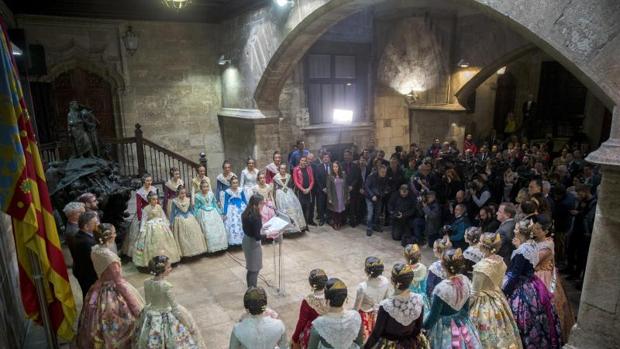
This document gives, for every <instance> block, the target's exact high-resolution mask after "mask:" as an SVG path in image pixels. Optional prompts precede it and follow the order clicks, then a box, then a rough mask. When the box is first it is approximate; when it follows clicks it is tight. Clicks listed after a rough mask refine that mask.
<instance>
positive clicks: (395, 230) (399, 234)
mask: <svg viewBox="0 0 620 349" xmlns="http://www.w3.org/2000/svg"><path fill="white" fill-rule="evenodd" d="M388 211H389V214H390V220H391V225H392V239H394V240H397V241H398V240H400V241H401V244H402V245H403V247H404V246H407V245H408V244H412V243H416V242H419V241H420V240H419V239H420V236H418V235H417V234H415V233H417V232H416V230H419V234H420V235H421V233H422V230H423V229H424V221H423V220H421V217H422V213H421V209H420V205H419V203H418V202H417V201H416V198H415V197H414V196H413V195H411V193H410V192H409V187H408V186H407V185H406V184H402V185H401V186H400V187H399V189H398V190H397V191H395V192H394V193H392V195H391V197H390V200H389V202H388ZM420 223H421V225H422V227H421V229H420V227H419V226H420ZM412 228H413V229H412ZM416 228H417V229H416ZM412 231H413V232H414V235H412Z"/></svg>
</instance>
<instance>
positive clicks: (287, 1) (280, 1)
mask: <svg viewBox="0 0 620 349" xmlns="http://www.w3.org/2000/svg"><path fill="white" fill-rule="evenodd" d="M274 2H275V3H276V5H278V6H280V7H284V6H287V5H291V6H292V5H294V4H295V1H294V0H274Z"/></svg>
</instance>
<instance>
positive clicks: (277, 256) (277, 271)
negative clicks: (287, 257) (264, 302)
mask: <svg viewBox="0 0 620 349" xmlns="http://www.w3.org/2000/svg"><path fill="white" fill-rule="evenodd" d="M268 207H269V208H271V209H272V210H273V211H274V212H275V213H276V216H278V217H280V218H283V219H284V220H285V221H287V222H289V224H290V223H292V222H293V220H292V219H291V217H290V216H289V215H288V214H286V212H284V211H282V210H279V209H277V208H275V207H273V206H268ZM283 242H284V232H283V231H280V232H279V234H278V237H276V238H274V239H272V242H271V244H272V246H273V274H274V276H275V277H276V278H277V279H278V286H277V288H276V295H277V296H281V297H284V296H286V290H285V289H284V270H283V269H282V244H283ZM276 244H278V247H277V248H276ZM276 260H277V262H276Z"/></svg>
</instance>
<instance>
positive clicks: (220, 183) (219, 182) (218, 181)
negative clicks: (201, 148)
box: [215, 172, 237, 207]
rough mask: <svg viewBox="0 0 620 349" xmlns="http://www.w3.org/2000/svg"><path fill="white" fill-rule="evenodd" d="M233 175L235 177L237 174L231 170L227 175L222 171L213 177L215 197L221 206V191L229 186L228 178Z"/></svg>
mask: <svg viewBox="0 0 620 349" xmlns="http://www.w3.org/2000/svg"><path fill="white" fill-rule="evenodd" d="M233 177H237V175H235V174H234V173H232V172H231V173H229V174H228V176H224V174H223V173H220V174H219V175H217V177H215V198H216V199H217V203H218V204H219V205H220V207H221V206H222V201H221V200H222V192H223V191H225V190H226V189H228V188H230V180H231V179H232V178H233Z"/></svg>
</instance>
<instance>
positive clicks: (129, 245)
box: [121, 186, 157, 257]
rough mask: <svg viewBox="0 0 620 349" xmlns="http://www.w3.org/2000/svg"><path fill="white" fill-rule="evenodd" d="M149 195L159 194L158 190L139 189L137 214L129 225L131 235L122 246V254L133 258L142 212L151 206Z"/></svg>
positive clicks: (128, 235) (137, 192) (129, 234)
mask: <svg viewBox="0 0 620 349" xmlns="http://www.w3.org/2000/svg"><path fill="white" fill-rule="evenodd" d="M149 193H155V194H157V188H156V187H154V186H151V187H150V188H149V190H146V189H144V187H142V188H140V189H138V190H137V191H136V213H135V214H134V216H133V219H132V220H131V223H130V225H129V233H128V234H127V237H126V238H125V240H123V245H122V246H121V252H122V253H123V254H124V255H126V256H129V257H131V256H132V255H133V250H134V245H135V244H136V239H138V235H140V222H141V221H142V210H143V209H144V208H145V207H146V206H148V205H149V201H148V195H149Z"/></svg>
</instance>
